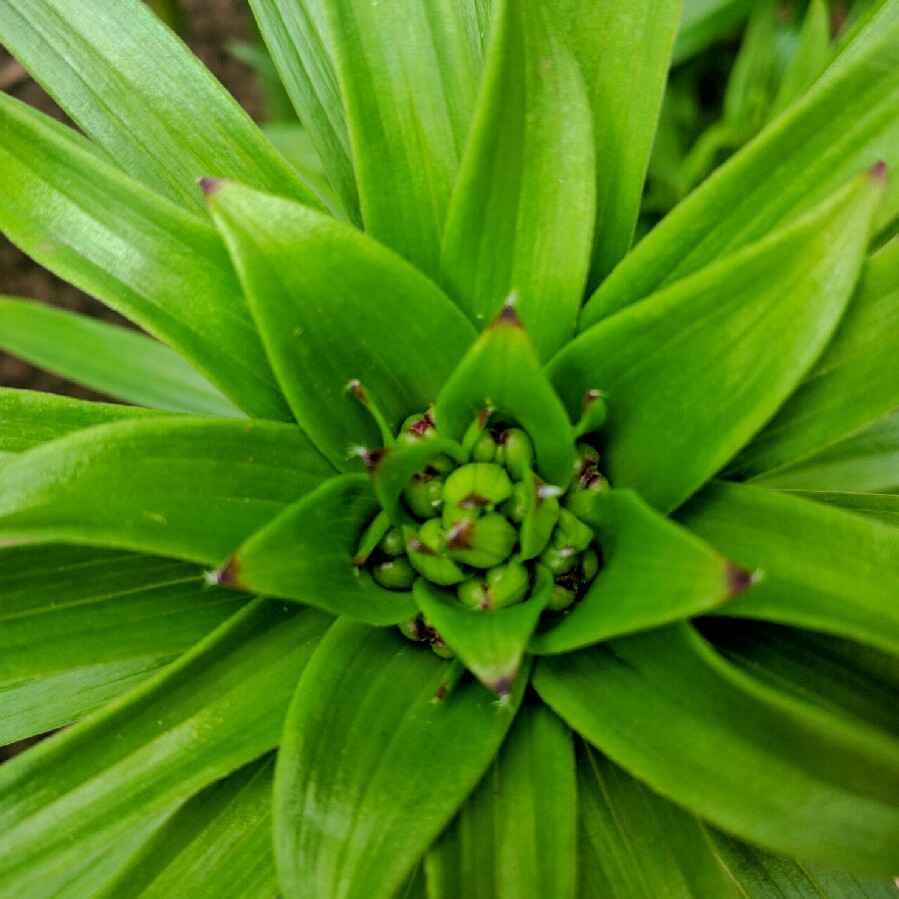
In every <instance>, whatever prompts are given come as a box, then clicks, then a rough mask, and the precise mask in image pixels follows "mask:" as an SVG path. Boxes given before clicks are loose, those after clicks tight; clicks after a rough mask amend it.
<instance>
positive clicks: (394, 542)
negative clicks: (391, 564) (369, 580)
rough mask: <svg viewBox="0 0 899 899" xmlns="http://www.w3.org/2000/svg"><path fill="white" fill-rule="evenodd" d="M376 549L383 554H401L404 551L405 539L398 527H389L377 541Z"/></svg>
mask: <svg viewBox="0 0 899 899" xmlns="http://www.w3.org/2000/svg"><path fill="white" fill-rule="evenodd" d="M378 549H379V550H381V552H382V553H384V555H385V556H401V555H403V554H404V553H405V552H406V541H405V540H404V539H403V532H402V531H401V530H400V529H399V528H390V530H389V531H387V533H386V534H385V535H384V536H383V537H382V538H381V542H380V543H378Z"/></svg>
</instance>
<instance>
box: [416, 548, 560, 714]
mask: <svg viewBox="0 0 899 899" xmlns="http://www.w3.org/2000/svg"><path fill="white" fill-rule="evenodd" d="M552 586H553V585H552V578H551V576H550V574H549V572H548V571H547V570H546V569H545V568H544V567H543V566H542V565H541V566H539V568H538V570H537V574H536V580H535V583H534V586H533V587H532V588H531V593H530V596H529V597H528V599H527V601H526V602H522V603H518V605H514V606H509V607H508V608H505V609H492V610H491V609H469V608H466V607H465V606H463V605H461V604H460V603H458V602H456V598H455V596H452V595H451V594H448V593H447V592H446V591H444V590H439V589H438V588H437V587H435V586H434V585H432V584H429V583H428V582H427V581H426V580H425V579H424V578H419V579H418V580H417V581H416V582H415V589H414V591H413V592H414V595H415V601H416V603H417V604H418V607H419V608H420V609H421V611H422V614H423V615H424V617H425V620H426V621H428V622H430V623H431V624H432V625H433V626H434V628H435V629H436V630H437V632H438V633H439V634H440V637H441V639H442V640H443V641H444V642H445V643H446V644H447V646H449V647H450V649H452V650H454V651H455V652H456V654H457V655H458V656H459V658H460V659H461V660H462V662H463V663H464V665H465V667H466V668H467V669H468V670H469V671H471V673H472V674H474V676H475V677H477V678H478V680H480V681H481V683H482V684H483V685H484V686H485V687H487V689H488V690H492V691H493V692H494V693H496V694H497V695H499V696H500V697H505V696H508V695H509V693H510V692H511V691H512V689H513V688H514V686H515V682H516V679H517V678H518V671H519V668H520V667H521V662H522V659H523V658H524V651H525V649H526V648H527V645H528V641H529V640H530V639H531V635H532V634H533V633H534V630H535V628H536V627H537V622H538V621H539V620H540V613H541V612H542V611H543V609H544V607H545V606H546V602H547V600H548V599H549V596H550V592H551V591H552Z"/></svg>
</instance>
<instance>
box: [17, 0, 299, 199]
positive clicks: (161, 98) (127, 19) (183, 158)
mask: <svg viewBox="0 0 899 899" xmlns="http://www.w3.org/2000/svg"><path fill="white" fill-rule="evenodd" d="M0 23H2V25H0V41H2V43H3V44H5V45H6V47H7V48H8V49H9V50H10V51H11V52H12V53H13V54H14V55H15V56H17V57H18V59H19V61H20V62H21V63H22V64H23V65H24V66H25V67H26V68H27V69H28V71H30V72H31V73H32V74H33V75H34V77H35V78H36V80H37V81H39V82H40V83H41V84H42V85H43V86H44V87H45V88H46V90H47V92H48V93H49V94H50V95H51V96H52V97H53V98H54V99H55V100H56V101H57V102H58V103H59V105H60V106H62V108H63V109H65V111H66V112H67V113H68V114H69V115H70V116H71V117H72V119H74V121H75V122H76V123H77V124H78V125H79V126H80V127H81V129H82V130H83V131H84V132H85V133H86V134H87V135H88V136H89V137H91V138H92V139H93V140H94V141H96V143H97V144H99V146H101V147H102V148H103V149H104V150H105V151H106V156H107V158H108V159H110V160H112V161H114V162H115V163H116V165H118V166H119V167H120V168H121V169H123V170H124V171H126V172H128V173H129V174H131V175H133V176H134V177H135V178H137V179H138V180H140V181H142V182H143V183H144V184H147V185H148V186H149V187H151V188H153V190H155V191H158V192H159V193H161V194H162V195H163V196H166V197H168V198H169V199H172V200H176V201H178V202H180V203H182V204H183V205H185V206H187V207H188V208H193V209H194V210H199V209H201V208H202V203H201V198H200V196H199V195H198V193H197V190H196V180H197V178H201V177H203V176H206V175H214V176H217V177H227V178H237V179H239V180H241V181H244V182H246V183H247V184H252V185H254V186H257V187H263V188H267V189H269V190H272V191H275V192H277V193H283V194H285V195H286V196H291V197H294V198H295V199H298V200H302V201H304V202H312V203H315V202H316V200H315V198H314V196H313V194H312V193H311V192H310V191H309V190H308V189H307V188H306V187H305V186H304V185H303V184H302V182H301V181H300V180H299V178H297V176H296V174H295V173H294V172H293V170H292V169H291V168H290V166H289V165H288V164H287V163H286V162H285V161H284V160H283V159H282V158H281V157H280V156H279V155H278V154H277V153H276V152H275V150H274V148H273V147H272V146H271V145H270V144H269V143H268V141H266V139H265V138H264V137H263V135H262V133H261V132H260V131H259V130H258V129H257V128H256V126H255V125H254V124H253V123H252V122H251V121H250V118H249V117H248V116H247V115H246V113H244V112H243V110H242V109H241V108H240V107H239V106H238V105H237V103H236V102H235V101H234V99H233V98H232V97H231V96H230V95H229V94H228V92H227V91H226V90H225V89H224V88H223V87H222V85H221V84H219V82H218V81H216V80H215V78H214V77H213V76H212V74H211V73H210V72H209V71H208V70H207V69H206V68H205V67H204V66H203V65H202V64H201V63H200V61H199V60H198V59H197V58H196V57H195V56H193V55H192V54H191V53H189V52H188V50H187V48H186V47H185V46H184V45H183V44H182V43H181V42H180V41H179V40H178V39H177V38H176V37H175V36H174V35H173V34H172V33H171V32H170V31H169V30H168V29H167V28H165V26H164V25H163V24H162V23H161V22H160V21H159V19H158V18H157V17H156V16H154V15H153V14H152V13H151V12H150V11H149V10H148V9H147V7H146V5H145V4H143V3H140V2H138V0H119V2H117V3H116V4H109V3H107V2H105V0H2V2H0ZM175 86H177V87H175Z"/></svg>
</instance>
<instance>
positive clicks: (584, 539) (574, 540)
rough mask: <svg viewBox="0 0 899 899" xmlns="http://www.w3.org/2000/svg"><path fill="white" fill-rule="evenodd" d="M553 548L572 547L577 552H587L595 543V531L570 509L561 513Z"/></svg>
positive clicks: (553, 537) (554, 532) (553, 538)
mask: <svg viewBox="0 0 899 899" xmlns="http://www.w3.org/2000/svg"><path fill="white" fill-rule="evenodd" d="M552 541H553V546H555V547H556V549H561V548H562V547H563V546H570V547H572V548H573V549H574V550H575V551H576V552H581V551H582V550H585V549H586V548H587V547H588V546H589V545H590V544H591V542H592V541H593V530H592V529H591V528H590V527H588V526H587V525H586V524H584V522H583V521H581V520H580V519H579V518H577V517H576V516H575V515H573V514H572V513H571V511H570V510H568V509H562V510H561V511H560V512H559V522H558V524H557V525H556V529H555V530H554V531H553V535H552Z"/></svg>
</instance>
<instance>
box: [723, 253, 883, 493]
mask: <svg viewBox="0 0 899 899" xmlns="http://www.w3.org/2000/svg"><path fill="white" fill-rule="evenodd" d="M897 356H899V240H896V241H893V242H891V243H890V244H888V245H887V246H886V247H884V248H883V249H882V250H881V251H880V252H878V253H876V254H875V255H874V256H872V257H871V258H870V259H869V261H868V264H867V266H866V268H865V271H864V274H863V277H862V279H861V282H860V283H859V286H858V289H857V290H856V293H855V296H854V297H853V298H852V301H851V302H850V304H849V307H848V309H847V310H846V315H845V317H844V318H843V320H842V321H841V322H840V326H839V328H838V329H837V331H836V334H835V335H834V339H833V341H832V343H831V344H830V346H828V348H827V350H826V351H825V352H824V355H823V356H822V357H821V359H820V360H819V361H818V363H817V364H816V365H815V367H814V368H813V369H812V370H811V372H810V373H809V375H808V376H807V377H806V379H805V380H804V381H803V382H802V384H800V385H799V388H798V389H797V390H796V392H795V393H794V394H793V396H791V397H790V399H789V400H787V402H786V404H785V405H784V406H783V407H782V408H781V409H780V411H779V412H778V413H777V415H776V416H775V417H774V418H773V419H772V420H771V422H770V423H769V424H768V425H767V426H766V427H765V429H764V430H763V431H762V432H761V433H760V434H759V435H758V436H757V437H756V438H755V439H754V440H753V441H752V443H750V444H749V446H748V447H746V449H745V450H744V451H743V452H742V453H741V454H740V455H739V456H738V457H737V458H736V459H735V460H734V462H733V464H732V465H731V466H729V470H730V471H732V472H739V474H740V476H741V477H752V476H754V475H761V474H766V473H774V472H776V471H777V470H778V469H781V468H785V467H788V466H790V465H791V464H794V463H797V462H800V461H801V460H803V458H805V457H808V456H811V455H813V454H814V453H815V452H816V451H817V450H821V449H824V448H825V447H827V446H830V445H831V444H833V443H835V442H837V441H838V440H840V439H842V438H844V437H847V436H849V435H851V434H853V433H854V432H855V431H858V430H860V429H861V428H863V427H865V426H866V425H870V424H872V423H873V422H875V421H877V420H878V419H880V418H882V417H883V416H884V415H885V414H887V413H888V412H891V411H892V410H894V409H895V408H897V407H899V378H897V377H896V358H897ZM897 482H899V479H897Z"/></svg>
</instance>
